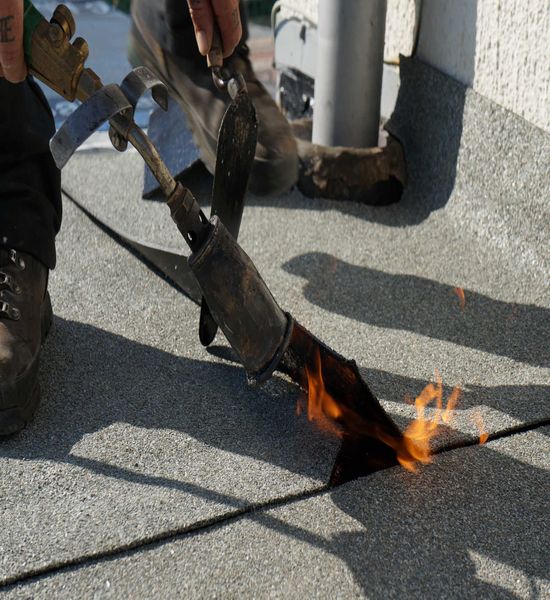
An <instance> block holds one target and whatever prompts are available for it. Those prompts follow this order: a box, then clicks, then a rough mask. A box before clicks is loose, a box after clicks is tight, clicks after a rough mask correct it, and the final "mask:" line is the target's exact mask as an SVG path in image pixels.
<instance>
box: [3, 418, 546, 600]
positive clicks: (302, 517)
mask: <svg viewBox="0 0 550 600" xmlns="http://www.w3.org/2000/svg"><path fill="white" fill-rule="evenodd" d="M549 433H550V430H549V429H548V428H541V429H535V430H533V431H530V432H527V433H523V434H519V435H515V436H512V437H507V438H505V439H500V440H497V441H494V442H489V443H487V444H486V445H485V446H483V447H482V448H478V447H470V448H465V449H459V450H454V451H453V452H447V453H444V454H441V455H439V456H437V457H436V459H435V462H434V464H433V465H431V466H430V467H429V468H426V469H423V470H422V472H421V473H419V474H411V473H407V472H406V471H404V470H403V469H399V468H393V469H389V470H387V471H383V472H378V473H375V474H374V475H371V476H370V477H369V478H368V479H360V480H357V481H355V482H352V483H348V484H346V485H344V486H341V487H339V488H337V489H334V490H332V491H330V492H326V493H323V494H320V495H317V496H315V497H314V498H309V499H304V500H300V501H297V502H295V503H292V504H288V505H285V506H281V507H278V508H274V509H271V510H265V511H259V512H253V513H250V514H247V515H244V516H242V517H240V518H236V519H231V520H229V521H226V522H224V523H221V524H219V525H214V526H212V527H209V528H206V529H204V530H202V531H200V532H197V533H194V534H187V535H181V536H175V537H174V538H173V539H171V540H169V541H167V542H166V543H164V544H157V545H151V546H149V547H147V548H144V549H142V550H141V551H139V552H137V551H134V552H126V553H123V554H122V555H121V556H118V557H114V558H105V559H104V560H101V561H98V562H95V563H92V564H84V565H83V566H80V567H77V568H69V569H66V570H64V571H62V572H60V573H57V574H55V575H54V576H52V577H51V578H48V579H47V580H45V581H38V582H31V583H29V585H28V586H26V587H24V588H15V589H12V590H10V591H9V592H8V593H7V595H6V597H7V598H9V599H12V598H13V599H16V598H27V597H31V596H32V597H56V598H88V597H89V598H92V597H93V598H142V597H155V598H157V597H158V598H191V597H192V598H222V597H223V598H243V597H246V598H252V597H254V598H258V597H261V598H272V597H274V598H380V599H382V598H403V597H405V598H413V597H414V598H456V599H463V598H499V599H500V598H545V597H547V596H548V594H549V593H550V582H549V581H548V567H549V562H548V535H547V534H548V511H547V510H546V509H547V495H548V473H547V468H548V464H547V457H548V453H549V452H550V444H549V438H548V434H549ZM545 455H546V456H545ZM526 515H528V516H529V518H526ZM35 594H36V596H35Z"/></svg>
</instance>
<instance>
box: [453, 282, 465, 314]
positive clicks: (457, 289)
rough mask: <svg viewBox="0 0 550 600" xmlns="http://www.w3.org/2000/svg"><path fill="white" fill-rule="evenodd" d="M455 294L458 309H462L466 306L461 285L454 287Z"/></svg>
mask: <svg viewBox="0 0 550 600" xmlns="http://www.w3.org/2000/svg"><path fill="white" fill-rule="evenodd" d="M455 294H456V295H457V296H458V299H459V301H460V310H464V308H465V306H466V296H465V295H464V289H463V288H461V287H455Z"/></svg>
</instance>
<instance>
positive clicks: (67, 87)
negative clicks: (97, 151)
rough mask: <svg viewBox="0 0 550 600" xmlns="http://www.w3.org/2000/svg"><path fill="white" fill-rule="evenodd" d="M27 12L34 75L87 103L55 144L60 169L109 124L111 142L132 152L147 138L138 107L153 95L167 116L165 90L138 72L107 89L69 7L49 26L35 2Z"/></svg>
mask: <svg viewBox="0 0 550 600" xmlns="http://www.w3.org/2000/svg"><path fill="white" fill-rule="evenodd" d="M24 9H25V13H24V21H25V35H24V46H25V54H26V59H27V64H28V65H29V71H30V73H31V74H32V75H34V76H36V77H37V78H38V79H40V80H41V81H43V82H44V83H45V84H46V85H47V86H48V87H50V88H51V89H53V90H54V91H56V92H58V93H59V94H60V95H61V96H63V97H64V98H65V99H66V100H69V101H70V102H73V101H75V100H80V101H81V102H82V104H81V105H80V106H79V107H78V108H77V109H76V110H75V111H74V112H73V113H72V114H71V116H70V117H69V118H68V119H67V120H66V121H65V123H64V124H63V125H62V127H61V128H60V129H59V131H58V132H57V133H56V134H55V136H54V137H53V138H52V139H51V141H50V149H51V151H52V155H53V157H54V160H55V162H56V164H57V166H58V167H59V168H60V169H61V168H62V167H64V166H65V164H66V163H67V161H68V160H69V158H70V157H71V156H72V155H73V154H74V152H75V151H76V150H77V148H78V147H79V146H80V145H81V144H82V143H83V142H85V141H86V139H88V137H89V136H90V135H91V134H92V133H93V132H94V131H95V130H96V129H97V128H98V127H101V125H103V124H104V123H105V122H107V121H109V122H110V123H111V127H110V130H109V136H110V139H111V142H112V144H113V146H114V147H115V148H116V149H117V150H119V151H121V152H122V151H124V150H126V148H127V146H128V137H129V136H130V135H132V136H133V139H134V138H136V136H137V137H140V138H143V135H140V134H142V132H140V131H138V129H139V128H138V127H137V125H136V124H135V122H134V113H135V109H136V105H137V103H138V102H139V99H140V98H141V96H143V94H145V93H146V92H148V91H151V93H152V96H153V100H154V101H155V102H156V103H157V104H158V105H159V106H160V107H161V108H163V109H164V110H167V107H168V91H167V90H166V88H165V87H164V84H163V83H162V82H161V81H160V80H159V79H158V78H157V77H156V76H155V75H154V74H153V73H152V72H151V71H149V70H148V69H147V68H146V67H138V68H136V69H134V70H133V71H132V72H131V73H129V74H128V75H127V76H126V77H125V78H124V80H123V81H122V83H121V84H120V85H116V84H114V83H111V84H109V85H105V86H104V85H103V83H102V82H101V79H100V78H99V77H98V76H97V75H96V74H95V73H94V71H92V70H91V69H89V68H86V67H85V62H86V60H87V58H88V54H89V49H88V44H87V42H86V41H85V40H84V39H82V38H77V39H75V40H74V42H72V43H71V38H72V37H73V35H74V33H75V30H76V26H75V20H74V17H73V15H72V13H71V11H70V10H69V9H68V8H67V7H66V6H64V5H60V6H58V7H57V8H56V9H55V11H54V14H53V16H52V18H51V20H50V21H49V22H48V21H47V20H46V19H45V18H44V17H43V16H42V14H41V13H40V12H39V11H38V10H37V9H36V8H35V7H34V5H33V4H32V3H31V2H30V0H25V2H24ZM140 147H141V148H142V149H143V151H144V152H146V153H151V152H150V151H149V146H148V144H147V143H146V140H145V143H141V141H140ZM151 158H152V157H151ZM155 160H156V159H155ZM163 179H166V177H163ZM170 185H171V184H170Z"/></svg>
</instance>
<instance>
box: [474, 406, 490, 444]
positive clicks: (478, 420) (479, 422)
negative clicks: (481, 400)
mask: <svg viewBox="0 0 550 600" xmlns="http://www.w3.org/2000/svg"><path fill="white" fill-rule="evenodd" d="M472 420H473V421H474V423H475V426H476V427H477V430H478V431H479V443H480V444H484V443H485V442H486V441H487V440H488V439H489V434H488V433H487V431H485V424H484V422H483V415H482V414H481V413H480V412H479V411H477V412H475V413H474V415H473V419H472Z"/></svg>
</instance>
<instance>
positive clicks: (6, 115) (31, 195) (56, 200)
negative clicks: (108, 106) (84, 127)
mask: <svg viewBox="0 0 550 600" xmlns="http://www.w3.org/2000/svg"><path fill="white" fill-rule="evenodd" d="M54 131H55V128H54V122H53V117H52V114H51V111H50V108H49V106H48V103H47V101H46V98H45V97H44V94H42V91H41V90H40V88H39V87H38V85H37V84H36V83H35V82H34V81H33V80H32V79H31V78H28V79H27V80H26V81H24V82H23V83H19V84H12V83H9V82H7V81H6V80H5V79H0V246H3V247H7V248H13V249H15V250H21V251H23V252H28V253H29V254H32V255H33V256H34V257H35V258H37V259H38V260H40V261H41V262H42V263H43V264H44V265H46V266H47V267H49V268H50V269H53V267H54V266H55V243H54V241H55V235H56V233H57V232H58V231H59V226H60V225H61V177H60V173H59V171H58V170H57V168H56V166H55V163H54V161H53V158H52V156H51V154H50V148H49V140H50V138H51V136H52V135H53V134H54Z"/></svg>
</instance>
